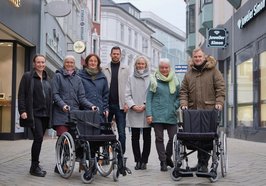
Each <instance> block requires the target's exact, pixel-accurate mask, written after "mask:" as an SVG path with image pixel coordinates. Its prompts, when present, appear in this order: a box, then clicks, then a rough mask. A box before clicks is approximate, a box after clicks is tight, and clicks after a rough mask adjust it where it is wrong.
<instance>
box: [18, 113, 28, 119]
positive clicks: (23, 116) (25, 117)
mask: <svg viewBox="0 0 266 186" xmlns="http://www.w3.org/2000/svg"><path fill="white" fill-rule="evenodd" d="M20 117H21V118H22V119H27V118H28V115H27V113H26V112H23V113H22V114H21V115H20Z"/></svg>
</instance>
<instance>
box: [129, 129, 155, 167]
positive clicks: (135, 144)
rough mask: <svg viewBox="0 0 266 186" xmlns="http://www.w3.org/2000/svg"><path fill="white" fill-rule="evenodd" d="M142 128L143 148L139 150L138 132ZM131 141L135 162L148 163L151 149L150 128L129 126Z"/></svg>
mask: <svg viewBox="0 0 266 186" xmlns="http://www.w3.org/2000/svg"><path fill="white" fill-rule="evenodd" d="M141 130H142V136H143V149H142V153H141V152H140V141H139V139H140V132H141ZM131 131H132V136H131V143H132V149H133V154H134V159H135V162H141V163H148V158H149V155H150V151H151V128H131Z"/></svg>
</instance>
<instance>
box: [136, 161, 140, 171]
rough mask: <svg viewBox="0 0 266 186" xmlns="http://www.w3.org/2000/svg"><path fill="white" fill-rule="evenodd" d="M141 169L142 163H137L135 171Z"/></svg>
mask: <svg viewBox="0 0 266 186" xmlns="http://www.w3.org/2000/svg"><path fill="white" fill-rule="evenodd" d="M139 169H141V163H140V162H137V163H136V166H135V170H139Z"/></svg>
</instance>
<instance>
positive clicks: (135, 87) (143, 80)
mask: <svg viewBox="0 0 266 186" xmlns="http://www.w3.org/2000/svg"><path fill="white" fill-rule="evenodd" d="M149 82H150V78H149V68H148V60H147V59H146V58H145V57H143V56H140V57H138V58H137V59H136V61H135V66H134V72H133V74H132V75H131V76H130V77H129V79H128V82H127V86H126V92H125V102H126V104H127V105H128V107H129V110H128V112H127V123H128V124H129V126H130V127H131V132H132V133H131V134H132V136H131V143H132V149H133V154H134V159H135V162H136V166H135V170H139V169H141V170H144V169H146V164H147V163H148V158H149V155H150V149H151V127H150V125H148V124H147V122H146V113H145V107H146V106H145V104H146V94H147V89H148V86H149ZM141 131H142V135H143V150H142V153H141V150H140V133H141Z"/></svg>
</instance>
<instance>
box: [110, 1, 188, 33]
mask: <svg viewBox="0 0 266 186" xmlns="http://www.w3.org/2000/svg"><path fill="white" fill-rule="evenodd" d="M113 1H114V2H116V3H124V2H130V3H131V4H133V5H134V6H135V7H137V8H138V9H139V10H140V11H151V12H153V13H154V14H156V15H158V16H159V17H161V18H162V19H164V20H166V21H167V22H169V23H171V24H172V25H174V26H176V27H177V28H179V29H181V30H183V31H184V32H185V31H186V3H185V2H184V0H113Z"/></svg>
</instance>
